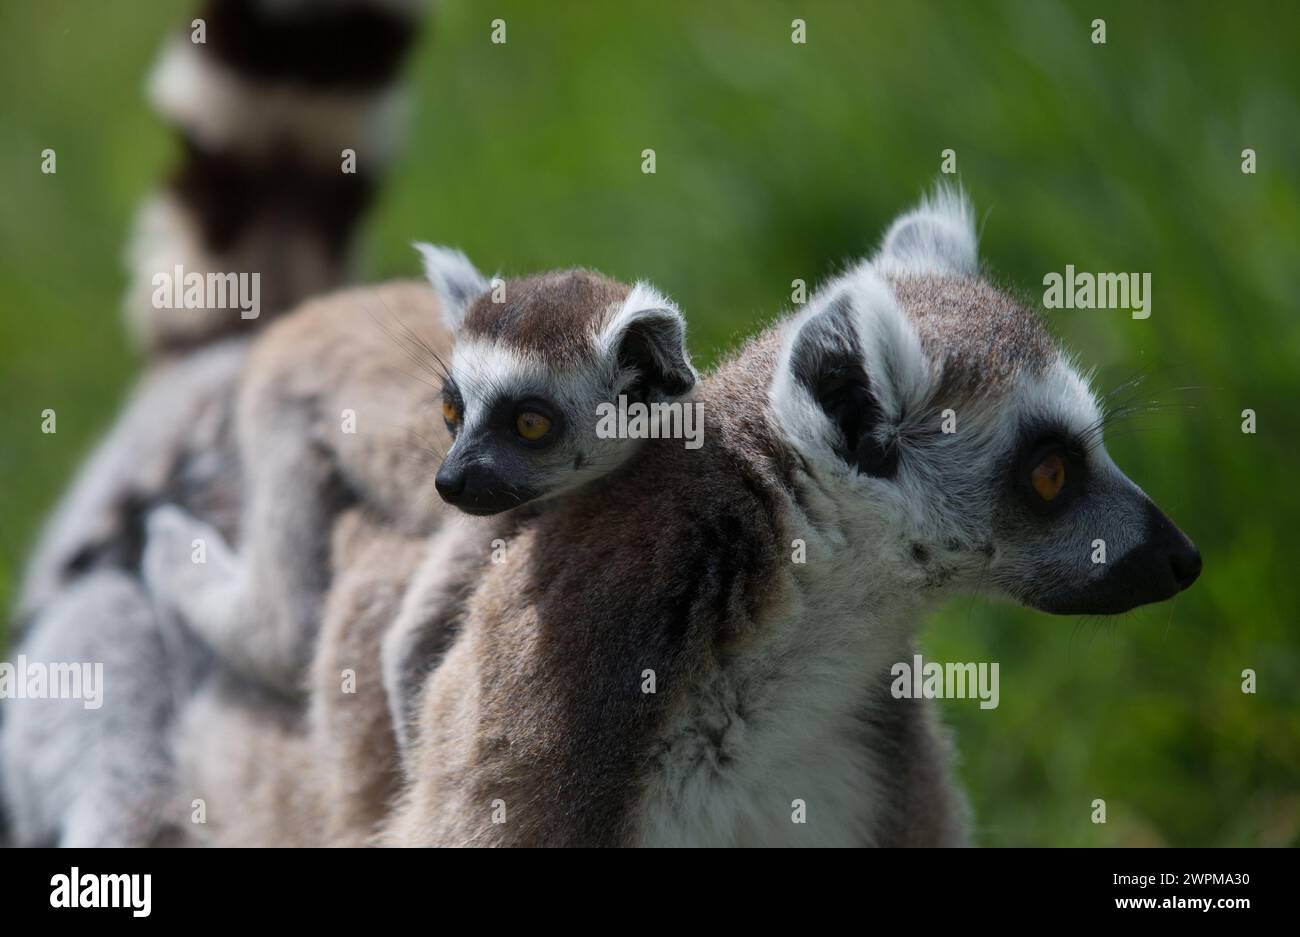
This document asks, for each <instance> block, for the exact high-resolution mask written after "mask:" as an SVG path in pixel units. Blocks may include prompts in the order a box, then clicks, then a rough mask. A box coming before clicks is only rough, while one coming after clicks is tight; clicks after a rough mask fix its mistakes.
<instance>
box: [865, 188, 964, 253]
mask: <svg viewBox="0 0 1300 937" xmlns="http://www.w3.org/2000/svg"><path fill="white" fill-rule="evenodd" d="M872 262H873V263H874V264H875V266H876V268H877V269H878V270H880V271H881V272H882V273H886V274H907V273H937V274H945V273H948V274H968V273H975V272H976V271H977V269H978V268H979V245H978V239H977V238H976V235H975V221H974V214H973V211H972V209H971V205H970V200H969V199H968V198H967V197H966V193H965V192H963V191H962V190H961V188H959V187H956V186H948V185H943V184H940V185H938V186H936V187H935V190H934V193H933V194H932V195H929V196H927V197H926V198H925V199H923V200H922V201H921V204H920V205H918V206H917V207H916V208H914V209H912V210H911V211H909V212H907V213H906V214H905V215H902V216H900V217H899V218H898V219H897V220H895V221H894V223H893V224H892V225H890V226H889V231H888V232H887V233H886V234H885V239H884V241H883V242H882V243H881V246H880V251H879V252H878V253H877V254H876V256H875V258H874V260H873V261H872Z"/></svg>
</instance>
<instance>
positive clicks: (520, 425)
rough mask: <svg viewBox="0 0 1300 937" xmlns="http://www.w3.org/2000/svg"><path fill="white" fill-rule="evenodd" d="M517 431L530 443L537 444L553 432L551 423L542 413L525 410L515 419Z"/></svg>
mask: <svg viewBox="0 0 1300 937" xmlns="http://www.w3.org/2000/svg"><path fill="white" fill-rule="evenodd" d="M515 431H516V432H518V433H519V435H520V436H522V437H524V439H527V440H528V441H529V442H537V441H538V440H539V439H541V438H542V437H543V436H545V435H546V434H547V433H549V432H550V431H551V421H550V420H548V419H547V418H546V417H544V416H542V415H541V414H540V413H535V412H533V411H532V410H524V411H522V412H520V414H519V415H518V416H517V417H515Z"/></svg>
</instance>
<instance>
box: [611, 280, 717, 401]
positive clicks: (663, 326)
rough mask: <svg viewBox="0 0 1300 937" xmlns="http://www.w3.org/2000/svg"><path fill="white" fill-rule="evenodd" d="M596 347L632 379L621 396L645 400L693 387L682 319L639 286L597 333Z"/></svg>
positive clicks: (657, 296)
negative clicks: (625, 395)
mask: <svg viewBox="0 0 1300 937" xmlns="http://www.w3.org/2000/svg"><path fill="white" fill-rule="evenodd" d="M597 344H598V346H599V348H600V350H601V353H602V354H604V355H606V356H607V357H609V358H611V359H613V360H614V361H615V362H616V364H617V366H618V368H619V370H620V371H621V372H623V373H624V374H630V375H632V376H631V377H630V381H629V383H628V384H626V385H625V386H624V387H622V388H617V390H618V391H619V392H622V393H627V394H628V395H629V396H635V397H640V398H643V399H645V400H656V399H658V400H662V399H664V398H667V397H680V396H682V395H683V394H686V393H689V392H690V390H691V388H693V387H694V386H695V381H696V377H697V375H696V373H695V368H694V367H692V366H691V360H690V356H689V355H688V354H687V352H686V319H685V318H684V317H683V316H682V314H681V311H680V310H679V309H678V308H677V306H676V305H675V304H674V303H673V301H672V300H670V299H668V298H667V297H666V296H663V295H662V294H661V293H659V291H658V290H656V289H655V288H654V287H652V286H649V285H648V284H645V283H637V284H636V285H635V286H633V287H632V291H631V292H630V293H628V295H627V299H625V300H624V301H623V305H622V306H620V307H619V308H618V309H617V310H615V311H614V313H613V314H612V315H610V316H609V318H608V319H607V320H606V322H605V324H604V326H603V327H602V329H601V332H600V335H599V337H598V340H597Z"/></svg>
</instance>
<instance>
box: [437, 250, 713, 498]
mask: <svg viewBox="0 0 1300 937" xmlns="http://www.w3.org/2000/svg"><path fill="white" fill-rule="evenodd" d="M417 247H418V248H419V250H420V251H421V253H422V254H423V255H424V262H425V272H426V274H427V275H428V278H429V281H430V282H431V283H432V285H433V287H434V291H435V292H436V293H437V294H438V295H439V298H440V299H441V301H442V308H443V310H444V319H445V321H446V323H447V326H448V327H449V328H450V329H451V330H452V331H453V332H454V333H455V336H456V340H455V347H454V349H453V352H452V359H451V362H450V365H449V367H448V369H447V374H446V375H445V377H444V382H443V391H442V408H443V416H444V417H445V419H446V421H447V427H448V429H449V430H450V431H451V432H452V435H453V437H454V439H455V442H454V444H453V445H452V447H451V450H450V451H449V452H448V453H447V457H446V459H445V460H444V462H443V464H442V467H441V469H440V470H439V472H438V477H437V489H438V493H439V494H440V495H441V496H442V498H443V499H444V500H445V501H447V502H448V503H450V504H453V505H455V506H456V507H458V508H460V509H461V510H463V511H465V512H467V513H470V514H496V513H499V512H501V511H505V510H509V509H510V508H513V507H517V506H519V505H521V504H524V503H527V502H529V501H533V500H536V499H539V498H545V497H550V496H554V495H556V494H560V493H562V492H565V491H571V490H573V489H574V488H576V487H578V486H579V485H581V484H583V483H584V482H587V481H590V480H591V479H593V478H596V477H598V476H601V475H605V474H607V473H609V472H610V471H612V470H613V469H615V468H616V467H618V466H619V465H620V464H622V463H623V462H624V461H625V460H626V459H627V458H628V457H629V456H631V455H632V453H633V452H634V451H635V449H636V446H637V444H638V443H637V441H636V440H633V439H627V438H603V437H602V436H601V435H600V434H599V433H598V432H597V424H598V420H597V413H598V411H597V407H598V406H599V405H600V404H601V403H604V402H614V401H617V400H618V399H619V398H620V397H625V398H626V399H627V401H628V402H629V403H632V402H641V403H656V402H665V401H670V400H673V399H676V398H678V397H681V396H683V395H685V394H687V393H688V392H689V391H690V390H691V389H692V388H693V387H694V386H695V379H696V375H695V369H694V368H693V367H691V363H690V360H689V358H688V357H687V353H686V344H685V342H686V324H685V321H684V320H683V318H682V315H681V313H680V312H679V311H678V310H677V308H676V306H674V305H673V304H672V302H671V301H669V300H668V299H666V298H664V297H663V296H661V295H660V294H659V293H658V292H656V291H655V290H654V289H653V288H651V287H649V286H647V285H645V284H642V283H638V284H637V285H635V286H633V287H628V286H625V285H623V284H621V283H617V282H615V281H613V280H610V279H607V278H606V277H603V276H601V275H600V274H597V273H593V272H591V271H588V270H563V271H557V272H552V273H545V274H540V275H537V276H531V277H525V278H521V279H512V280H504V281H497V285H496V286H495V288H493V287H492V286H490V285H489V283H488V282H487V281H486V280H485V279H484V278H483V276H482V275H481V274H480V273H479V272H478V271H477V270H476V269H475V268H474V266H473V265H472V264H471V263H470V262H469V260H468V259H467V258H466V257H465V256H464V254H461V253H460V252H459V251H453V250H448V249H446V248H438V247H432V246H430V245H427V244H422V245H417Z"/></svg>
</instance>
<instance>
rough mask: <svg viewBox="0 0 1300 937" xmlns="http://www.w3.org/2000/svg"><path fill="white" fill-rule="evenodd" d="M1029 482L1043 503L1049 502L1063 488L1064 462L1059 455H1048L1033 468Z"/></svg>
mask: <svg viewBox="0 0 1300 937" xmlns="http://www.w3.org/2000/svg"><path fill="white" fill-rule="evenodd" d="M1029 480H1030V481H1032V482H1033V483H1034V491H1036V492H1038V496H1039V497H1040V498H1042V499H1043V500H1044V501H1051V500H1052V499H1053V498H1055V497H1056V496H1057V495H1059V494H1060V493H1061V489H1062V488H1064V487H1065V460H1064V459H1062V458H1061V457H1060V456H1059V455H1049V456H1047V458H1045V459H1043V461H1041V462H1039V463H1038V465H1036V466H1034V470H1033V472H1031V473H1030V475H1029Z"/></svg>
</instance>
